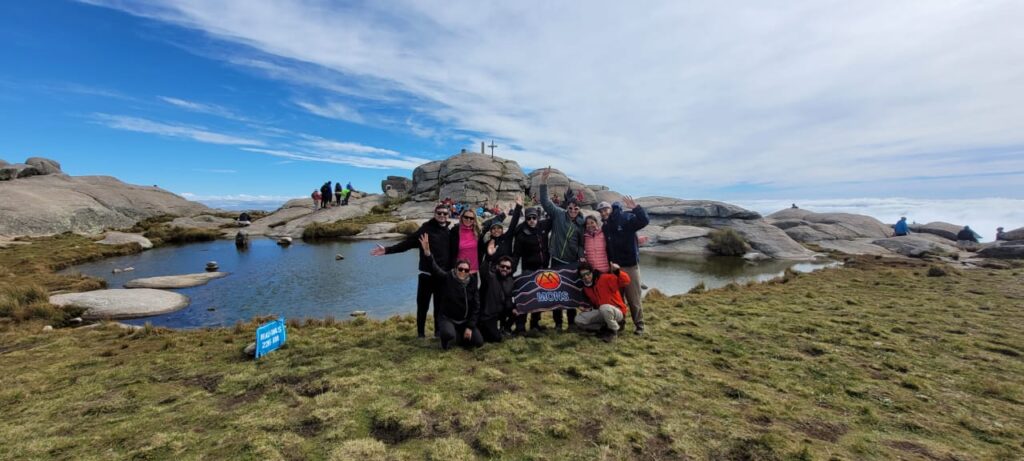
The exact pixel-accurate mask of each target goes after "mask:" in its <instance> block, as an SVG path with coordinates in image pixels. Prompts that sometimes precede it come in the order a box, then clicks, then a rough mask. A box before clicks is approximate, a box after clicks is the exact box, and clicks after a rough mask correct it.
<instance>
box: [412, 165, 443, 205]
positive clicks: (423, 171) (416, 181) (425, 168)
mask: <svg viewBox="0 0 1024 461" xmlns="http://www.w3.org/2000/svg"><path fill="white" fill-rule="evenodd" d="M441 163H442V161H441V160H435V161H433V162H427V163H424V164H422V165H420V166H418V167H416V169H414V170H412V199H413V200H416V201H421V202H423V201H437V200H438V198H437V193H438V190H439V189H440V178H439V177H438V175H439V173H440V172H441Z"/></svg>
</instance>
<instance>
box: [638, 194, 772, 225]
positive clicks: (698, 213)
mask: <svg viewBox="0 0 1024 461" xmlns="http://www.w3.org/2000/svg"><path fill="white" fill-rule="evenodd" d="M637 204H639V205H641V206H643V207H644V209H645V210H647V214H648V215H649V216H650V217H651V223H653V224H665V223H670V222H673V221H674V224H696V225H701V223H703V222H704V220H707V219H714V218H719V219H738V220H751V219H760V218H761V215H760V214H759V213H757V212H755V211H750V210H747V209H745V208H742V207H739V206H736V205H732V204H729V203H724V202H715V201H712V200H681V199H677V198H672V197H641V198H639V199H637Z"/></svg>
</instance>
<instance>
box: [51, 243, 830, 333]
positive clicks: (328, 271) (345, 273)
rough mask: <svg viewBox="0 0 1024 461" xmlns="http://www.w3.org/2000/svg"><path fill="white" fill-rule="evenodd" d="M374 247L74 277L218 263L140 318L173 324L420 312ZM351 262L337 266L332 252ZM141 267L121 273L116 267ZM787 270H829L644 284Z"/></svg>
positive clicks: (393, 262) (657, 265)
mask: <svg viewBox="0 0 1024 461" xmlns="http://www.w3.org/2000/svg"><path fill="white" fill-rule="evenodd" d="M374 245H376V243H375V242H327V243H320V244H307V243H303V242H295V243H294V244H292V245H291V246H289V247H280V246H278V245H277V244H276V243H275V242H273V241H271V240H268V239H252V241H251V242H250V244H249V249H248V251H239V250H237V249H236V248H235V244H234V242H233V241H227V240H221V241H215V242H206V243H196V244H190V245H185V246H179V247H163V248H157V249H154V250H149V251H146V252H143V253H140V254H136V255H130V256H123V257H118V258H112V259H106V260H102V261H97V262H94V263H89V264H84V265H80V266H76V267H74V268H71V269H69V270H68V271H71V272H74V271H77V272H81V273H84V274H89V275H93V276H96V277H101V278H104V279H106V280H107V284H108V286H110V287H111V288H118V287H121V286H123V285H124V283H125V282H127V281H129V280H131V279H134V278H140V277H154V276H159V275H175V274H187V273H195V272H202V271H203V267H204V266H205V265H206V262H207V261H217V263H218V264H219V265H220V270H222V271H226V272H230V273H231V275H229V276H227V277H224V278H221V279H217V280H213V281H211V282H210V283H209V284H207V285H203V286H199V287H194V288H186V289H181V290H175V291H178V292H180V293H182V294H184V295H186V296H188V297H189V298H190V299H191V300H192V302H191V304H190V305H189V307H187V308H185V309H183V310H181V311H178V312H174V313H171V314H166V315H161V316H156V317H149V318H146V319H136V320H132V321H130V323H135V324H142V323H144V322H147V321H149V322H152V323H153V324H154V325H160V326H167V327H172V328H199V327H208V326H209V327H213V326H225V325H231V324H234V323H235V322H236V321H238V320H248V319H251V318H252V317H253V316H256V315H276V316H284V317H286V318H293V317H294V318H306V317H316V318H322V317H325V316H328V315H332V316H334V317H336V318H339V319H345V318H348V317H349V314H350V313H351V312H352V311H357V310H361V311H367V312H368V313H369V314H370V315H371V316H373V317H377V318H386V317H389V316H391V315H395V314H407V313H413V312H415V310H416V301H415V298H416V274H417V271H416V261H417V257H418V256H417V253H416V252H415V251H408V252H406V253H402V254H396V255H388V256H383V257H373V256H370V255H369V253H370V249H371V248H372V247H373V246H374ZM337 254H341V255H343V256H344V257H345V258H344V259H343V260H336V259H335V255H337ZM125 267H134V268H135V270H134V271H131V272H124V273H118V274H114V273H112V270H113V269H114V268H125ZM787 267H793V268H794V269H795V270H801V271H808V270H813V269H815V268H818V267H823V265H822V264H807V263H802V264H794V263H792V262H780V261H769V262H763V263H758V264H752V263H748V262H746V261H743V260H741V259H738V258H711V259H706V260H705V259H666V258H657V257H652V256H649V255H642V256H641V278H642V280H643V283H644V284H645V285H647V286H649V287H656V288H658V289H659V290H661V291H663V292H665V293H669V294H676V293H685V292H686V291H688V290H689V289H690V288H691V287H693V286H695V285H697V284H699V283H701V282H703V283H704V284H705V285H706V286H708V287H710V288H713V287H718V286H722V285H725V284H727V283H729V282H733V281H735V282H738V283H745V282H746V281H749V280H768V279H771V278H773V277H777V276H779V275H781V274H782V272H783V271H784V270H785V269H786V268H787Z"/></svg>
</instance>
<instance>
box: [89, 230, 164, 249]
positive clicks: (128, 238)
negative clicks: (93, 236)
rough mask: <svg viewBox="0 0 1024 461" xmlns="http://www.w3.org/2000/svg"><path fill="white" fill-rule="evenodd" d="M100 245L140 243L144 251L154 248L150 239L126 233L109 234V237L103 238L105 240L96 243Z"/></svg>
mask: <svg viewBox="0 0 1024 461" xmlns="http://www.w3.org/2000/svg"><path fill="white" fill-rule="evenodd" d="M96 243H98V244H100V245H126V244H129V243H138V244H139V246H141V247H142V249H143V250H148V249H150V248H153V242H150V241H149V239H148V238H146V237H144V236H143V235H142V234H129V233H125V232H107V235H106V236H104V237H103V240H100V241H98V242H96Z"/></svg>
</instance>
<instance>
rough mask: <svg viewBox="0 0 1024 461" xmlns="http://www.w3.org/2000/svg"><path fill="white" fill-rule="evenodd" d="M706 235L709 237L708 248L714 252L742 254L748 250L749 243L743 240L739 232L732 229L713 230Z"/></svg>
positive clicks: (724, 254)
mask: <svg viewBox="0 0 1024 461" xmlns="http://www.w3.org/2000/svg"><path fill="white" fill-rule="evenodd" d="M708 237H709V238H710V239H711V242H710V243H708V249H709V250H711V251H712V252H714V253H715V254H718V255H722V256H742V255H743V254H744V253H746V252H747V251H750V245H748V244H747V242H746V241H745V240H743V237H741V236H740V234H739V233H737V232H736V231H734V230H732V229H718V230H714V231H711V233H710V234H708Z"/></svg>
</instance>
